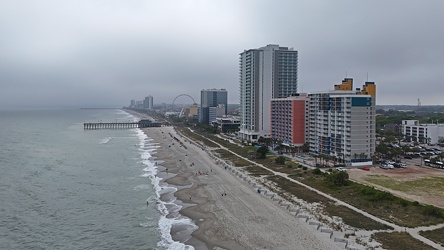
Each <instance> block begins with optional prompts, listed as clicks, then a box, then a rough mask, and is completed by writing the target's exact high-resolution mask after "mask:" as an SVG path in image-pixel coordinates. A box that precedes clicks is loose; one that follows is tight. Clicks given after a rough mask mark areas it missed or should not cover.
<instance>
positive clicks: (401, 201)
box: [399, 199, 409, 207]
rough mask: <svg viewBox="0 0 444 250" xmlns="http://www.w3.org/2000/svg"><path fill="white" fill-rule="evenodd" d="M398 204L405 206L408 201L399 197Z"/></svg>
mask: <svg viewBox="0 0 444 250" xmlns="http://www.w3.org/2000/svg"><path fill="white" fill-rule="evenodd" d="M399 204H400V205H401V206H403V207H407V206H408V205H409V202H408V201H406V200H404V199H401V200H399Z"/></svg>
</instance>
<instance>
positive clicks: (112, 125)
mask: <svg viewBox="0 0 444 250" xmlns="http://www.w3.org/2000/svg"><path fill="white" fill-rule="evenodd" d="M160 126H162V124H161V123H160V122H156V121H151V120H140V121H138V122H86V123H83V129H131V128H150V127H160Z"/></svg>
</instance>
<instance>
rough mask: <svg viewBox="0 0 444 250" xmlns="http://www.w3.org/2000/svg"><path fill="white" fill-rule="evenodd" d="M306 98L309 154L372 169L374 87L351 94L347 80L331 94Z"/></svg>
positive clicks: (364, 88) (313, 94) (351, 88)
mask: <svg viewBox="0 0 444 250" xmlns="http://www.w3.org/2000/svg"><path fill="white" fill-rule="evenodd" d="M309 96H310V104H309V110H308V112H309V121H308V122H309V132H308V133H309V135H308V137H309V141H308V142H309V145H310V153H312V154H317V155H324V156H330V157H331V158H332V159H335V160H336V162H343V163H344V164H346V165H348V166H360V165H371V164H372V157H373V155H374V153H375V145H376V144H375V141H376V135H375V128H376V123H375V122H376V121H375V117H376V109H375V102H376V85H375V83H373V82H366V83H365V85H364V86H363V87H362V89H360V88H357V89H355V90H353V79H351V78H346V79H344V80H343V81H342V84H339V85H335V88H334V90H331V91H327V92H319V93H311V94H309Z"/></svg>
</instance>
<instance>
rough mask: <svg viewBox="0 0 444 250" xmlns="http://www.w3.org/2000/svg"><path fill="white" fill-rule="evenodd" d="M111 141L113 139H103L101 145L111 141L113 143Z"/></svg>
mask: <svg viewBox="0 0 444 250" xmlns="http://www.w3.org/2000/svg"><path fill="white" fill-rule="evenodd" d="M111 139H113V137H106V138H104V139H101V140H100V142H99V144H105V143H108V142H109V141H111Z"/></svg>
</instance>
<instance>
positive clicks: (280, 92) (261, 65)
mask: <svg viewBox="0 0 444 250" xmlns="http://www.w3.org/2000/svg"><path fill="white" fill-rule="evenodd" d="M239 82H240V122H241V125H240V131H239V137H240V138H241V139H243V140H247V141H256V140H257V139H258V138H259V137H261V136H263V137H270V134H271V107H270V103H271V99H272V98H285V97H288V96H290V95H291V94H295V93H297V87H298V52H297V51H296V50H293V48H287V47H279V45H267V46H265V47H262V48H258V49H250V50H245V51H244V52H242V53H240V58H239Z"/></svg>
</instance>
